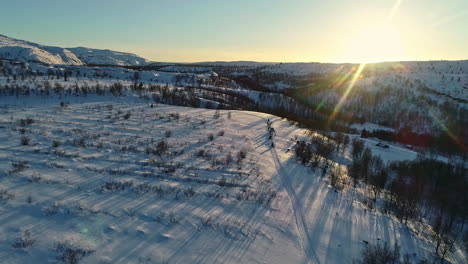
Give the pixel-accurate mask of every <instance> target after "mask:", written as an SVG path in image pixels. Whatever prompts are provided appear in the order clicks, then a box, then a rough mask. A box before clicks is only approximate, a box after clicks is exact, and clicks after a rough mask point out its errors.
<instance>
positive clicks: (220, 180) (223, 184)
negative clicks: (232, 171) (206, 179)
mask: <svg viewBox="0 0 468 264" xmlns="http://www.w3.org/2000/svg"><path fill="white" fill-rule="evenodd" d="M218 185H219V186H221V187H225V186H226V185H227V181H226V178H225V177H224V176H223V177H222V178H221V179H219V181H218Z"/></svg>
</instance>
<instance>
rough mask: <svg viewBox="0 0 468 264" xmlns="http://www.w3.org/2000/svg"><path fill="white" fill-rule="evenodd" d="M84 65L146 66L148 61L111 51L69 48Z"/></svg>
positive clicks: (130, 54)
mask: <svg viewBox="0 0 468 264" xmlns="http://www.w3.org/2000/svg"><path fill="white" fill-rule="evenodd" d="M68 50H70V51H71V52H73V53H74V54H76V56H78V57H79V58H80V59H81V60H82V61H83V62H84V63H86V64H94V65H95V64H97V65H118V66H126V65H131V66H138V65H146V64H148V60H146V59H145V58H142V57H139V56H137V55H135V54H132V53H126V52H118V51H112V50H99V49H90V48H84V47H78V48H69V49H68Z"/></svg>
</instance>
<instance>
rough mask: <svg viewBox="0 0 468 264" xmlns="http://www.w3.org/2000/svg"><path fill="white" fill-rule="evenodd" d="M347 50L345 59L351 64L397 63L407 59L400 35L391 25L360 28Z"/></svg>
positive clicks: (373, 25) (371, 25)
mask: <svg viewBox="0 0 468 264" xmlns="http://www.w3.org/2000/svg"><path fill="white" fill-rule="evenodd" d="M346 49H347V51H346V53H347V54H346V56H345V57H346V59H347V60H348V61H351V62H360V63H371V62H381V61H397V60H402V59H404V57H405V50H404V47H403V43H402V39H401V37H400V33H399V32H398V30H397V29H396V28H395V27H394V26H392V25H391V24H369V25H367V26H365V27H361V28H358V29H357V30H356V32H355V33H354V34H353V35H352V37H351V40H350V42H349V45H348V46H347V48H346Z"/></svg>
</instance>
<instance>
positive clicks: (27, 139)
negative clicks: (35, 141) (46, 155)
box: [21, 136, 31, 146]
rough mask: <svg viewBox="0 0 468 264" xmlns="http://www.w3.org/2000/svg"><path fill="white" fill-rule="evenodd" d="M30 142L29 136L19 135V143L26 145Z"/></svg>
mask: <svg viewBox="0 0 468 264" xmlns="http://www.w3.org/2000/svg"><path fill="white" fill-rule="evenodd" d="M30 143H31V138H30V137H28V136H22V137H21V145H23V146H27V145H29V144H30Z"/></svg>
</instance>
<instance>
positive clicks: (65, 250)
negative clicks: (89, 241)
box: [55, 241, 94, 264]
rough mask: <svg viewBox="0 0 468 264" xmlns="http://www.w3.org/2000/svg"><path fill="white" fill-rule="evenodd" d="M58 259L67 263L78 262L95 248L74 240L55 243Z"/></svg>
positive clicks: (73, 263)
mask: <svg viewBox="0 0 468 264" xmlns="http://www.w3.org/2000/svg"><path fill="white" fill-rule="evenodd" d="M55 251H56V252H57V259H58V260H60V261H62V262H63V263H67V264H76V263H78V262H79V261H80V260H81V259H82V258H84V257H86V256H88V255H90V254H92V253H93V252H94V250H92V249H90V248H85V247H81V246H79V245H77V244H76V243H74V242H72V241H65V242H59V243H57V244H56V245H55Z"/></svg>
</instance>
